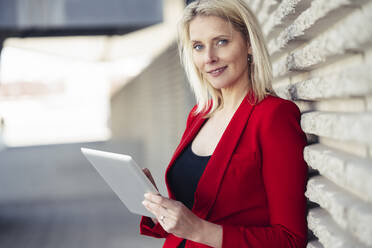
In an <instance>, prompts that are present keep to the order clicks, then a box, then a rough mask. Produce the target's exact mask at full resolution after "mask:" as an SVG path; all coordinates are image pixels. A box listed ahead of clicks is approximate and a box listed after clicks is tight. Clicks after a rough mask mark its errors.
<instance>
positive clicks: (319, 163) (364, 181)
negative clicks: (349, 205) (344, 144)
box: [304, 144, 372, 203]
mask: <svg viewBox="0 0 372 248" xmlns="http://www.w3.org/2000/svg"><path fill="white" fill-rule="evenodd" d="M304 159H305V161H306V162H307V164H308V165H309V166H310V167H312V168H313V169H316V170H318V171H319V172H320V174H321V175H323V176H325V177H326V178H328V179H330V180H331V181H332V182H334V183H335V184H337V185H339V186H340V187H342V188H344V189H348V190H349V191H351V192H353V193H354V194H356V195H357V196H358V197H360V198H361V199H363V200H365V201H367V202H369V203H372V180H371V175H372V165H371V161H370V160H368V159H363V158H360V157H357V156H353V155H349V154H347V153H345V152H340V151H337V150H334V149H332V148H329V147H327V146H325V145H322V144H313V145H309V146H307V147H305V149H304Z"/></svg>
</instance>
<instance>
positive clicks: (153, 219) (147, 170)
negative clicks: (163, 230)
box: [142, 168, 159, 225]
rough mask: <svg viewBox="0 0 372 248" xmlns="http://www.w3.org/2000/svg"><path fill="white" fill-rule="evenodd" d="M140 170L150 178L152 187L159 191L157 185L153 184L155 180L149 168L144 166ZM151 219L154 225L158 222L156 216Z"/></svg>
mask: <svg viewBox="0 0 372 248" xmlns="http://www.w3.org/2000/svg"><path fill="white" fill-rule="evenodd" d="M142 171H143V173H145V175H146V176H147V178H148V179H149V180H150V182H151V183H152V184H153V185H154V187H155V188H156V189H157V190H158V191H159V189H158V187H157V186H156V184H155V180H154V178H153V177H152V175H151V172H150V170H149V169H147V168H144V169H142ZM151 219H152V221H153V222H154V224H155V225H156V224H157V223H158V220H157V219H156V218H151Z"/></svg>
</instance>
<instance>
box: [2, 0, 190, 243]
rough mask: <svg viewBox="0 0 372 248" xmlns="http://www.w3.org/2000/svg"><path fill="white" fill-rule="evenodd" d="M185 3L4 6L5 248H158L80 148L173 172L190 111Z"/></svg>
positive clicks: (147, 0) (7, 0)
mask: <svg viewBox="0 0 372 248" xmlns="http://www.w3.org/2000/svg"><path fill="white" fill-rule="evenodd" d="M185 3H186V2H185V1H182V0H106V1H101V0H78V1H77V0H53V1H50V0H0V51H1V55H0V247H2V248H3V247H4V248H8V247H9V248H10V247H12V248H13V247H28V248H32V247H38V248H41V247H50V248H55V247H65V248H67V247H79V248H82V247H90V248H93V247H97V248H98V247H99V248H102V247H107V248H110V247H129V248H132V247H133V248H136V247H138V248H142V247H161V244H162V243H163V241H162V240H157V239H152V238H148V237H145V236H140V235H139V227H138V223H139V216H136V215H133V214H131V213H129V212H128V210H127V209H126V207H125V206H124V205H123V204H122V203H121V202H120V200H119V199H118V198H117V197H116V195H114V193H113V192H112V191H111V190H110V188H109V187H108V186H107V185H106V183H105V182H104V181H103V180H102V179H101V177H100V176H99V175H98V174H97V172H96V171H95V170H94V168H93V167H92V166H91V165H90V164H89V163H88V161H87V160H86V159H85V158H84V157H83V156H82V154H81V152H80V147H90V148H97V149H101V150H106V151H112V152H119V153H125V154H131V155H132V156H133V157H134V158H135V159H136V161H137V162H138V164H139V165H140V166H142V167H149V168H150V169H151V168H157V167H162V168H163V167H165V166H166V165H167V163H168V160H169V158H170V155H171V152H172V150H174V148H175V146H176V145H177V141H178V139H179V137H180V135H181V134H182V131H183V128H184V127H185V120H186V115H187V112H188V111H189V110H190V108H191V107H192V105H193V99H192V96H191V93H190V92H189V89H188V86H187V83H186V82H185V76H184V74H183V72H182V69H181V68H180V66H179V62H178V61H179V59H178V55H177V53H176V46H175V31H176V22H177V19H178V18H179V16H180V12H181V11H182V9H183V7H184V5H185ZM150 65H153V66H150ZM151 70H152V72H151ZM149 71H150V72H149ZM132 85H136V89H135V92H133V91H132V90H131V89H130V88H131V87H133V86H132ZM150 85H152V86H150ZM149 86H150V87H149ZM124 88H125V89H128V90H124ZM151 102H154V104H150V103H151ZM171 102H172V104H171ZM149 105H151V107H149ZM169 114H174V115H175V118H169V117H168V116H169ZM161 123H164V124H163V125H159V124H161ZM143 137H146V138H145V139H143ZM154 145H155V146H154ZM149 147H150V148H149ZM164 151H166V152H164ZM150 158H151V159H150ZM153 173H154V177H155V178H156V181H157V183H158V185H159V187H160V190H161V192H163V193H165V185H164V182H163V175H162V173H164V171H163V170H160V171H157V170H155V169H153Z"/></svg>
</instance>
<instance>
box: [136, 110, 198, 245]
mask: <svg viewBox="0 0 372 248" xmlns="http://www.w3.org/2000/svg"><path fill="white" fill-rule="evenodd" d="M196 108H197V105H195V106H194V107H193V108H192V109H191V111H190V113H189V115H188V117H187V120H186V129H185V131H184V133H183V135H182V138H181V140H183V138H184V136H185V134H186V133H187V132H186V131H187V130H188V128H189V127H190V125H191V123H192V122H193V120H194V119H195V117H196V115H195V114H194V112H195V109H196ZM140 233H141V234H143V235H147V236H152V237H155V238H166V237H167V236H168V233H167V232H166V231H165V230H164V229H163V227H162V226H161V225H160V224H159V223H157V224H155V223H154V222H153V221H152V219H151V218H149V217H146V216H142V218H141V222H140Z"/></svg>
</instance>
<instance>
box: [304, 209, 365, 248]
mask: <svg viewBox="0 0 372 248" xmlns="http://www.w3.org/2000/svg"><path fill="white" fill-rule="evenodd" d="M307 221H308V224H309V228H310V229H311V230H312V231H313V233H314V234H315V235H316V236H317V237H318V239H319V241H320V243H322V245H323V246H324V247H325V248H367V246H366V245H363V244H361V243H359V242H358V241H357V240H356V239H354V238H353V237H352V236H351V235H350V234H349V233H347V232H345V231H343V230H342V229H341V228H340V227H339V226H338V225H337V224H336V223H335V222H334V221H333V219H332V217H331V216H330V215H329V214H328V213H327V211H326V210H324V209H322V208H314V209H311V210H310V212H309V215H308V217H307Z"/></svg>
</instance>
